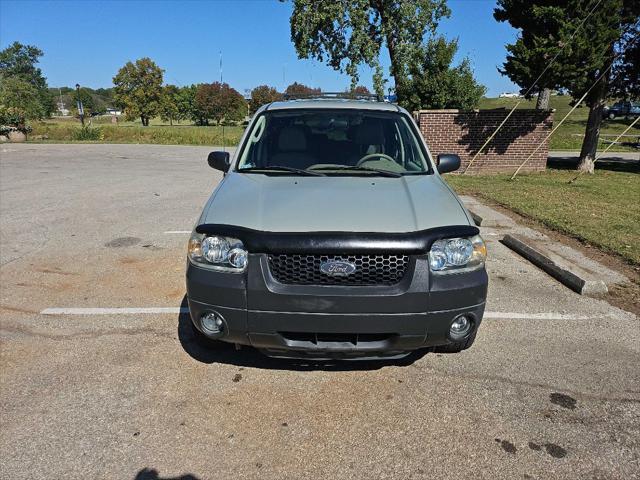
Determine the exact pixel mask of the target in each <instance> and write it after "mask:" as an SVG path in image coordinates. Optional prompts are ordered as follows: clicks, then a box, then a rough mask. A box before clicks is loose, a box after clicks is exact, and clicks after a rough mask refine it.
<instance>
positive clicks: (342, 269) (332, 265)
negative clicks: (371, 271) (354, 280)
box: [320, 260, 356, 277]
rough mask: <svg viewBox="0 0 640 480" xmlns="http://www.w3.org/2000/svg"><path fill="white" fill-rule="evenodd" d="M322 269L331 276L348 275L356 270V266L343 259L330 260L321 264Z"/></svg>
mask: <svg viewBox="0 0 640 480" xmlns="http://www.w3.org/2000/svg"><path fill="white" fill-rule="evenodd" d="M320 271H321V272H322V273H324V274H325V275H329V276H331V277H346V276H347V275H351V274H352V273H353V272H355V271H356V266H355V265H354V264H353V263H351V262H345V261H343V260H328V261H326V262H322V263H321V264H320Z"/></svg>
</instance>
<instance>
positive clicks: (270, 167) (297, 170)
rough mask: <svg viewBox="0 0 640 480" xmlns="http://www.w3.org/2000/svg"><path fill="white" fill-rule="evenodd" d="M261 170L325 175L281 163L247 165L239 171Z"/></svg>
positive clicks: (317, 175) (315, 175)
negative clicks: (260, 165)
mask: <svg viewBox="0 0 640 480" xmlns="http://www.w3.org/2000/svg"><path fill="white" fill-rule="evenodd" d="M260 171H267V172H269V171H271V172H290V173H297V174H298V175H306V176H308V177H309V176H314V177H324V176H325V174H324V173H320V172H312V171H311V170H303V169H302V168H293V167H283V166H281V165H268V166H266V167H247V168H239V169H238V172H245V173H246V172H260Z"/></svg>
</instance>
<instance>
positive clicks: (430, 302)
mask: <svg viewBox="0 0 640 480" xmlns="http://www.w3.org/2000/svg"><path fill="white" fill-rule="evenodd" d="M487 281H488V280H487V274H486V271H485V270H484V269H481V270H476V271H474V272H467V273H458V274H449V275H433V274H430V273H429V268H428V263H427V256H426V255H422V256H417V257H414V260H413V261H412V263H411V266H410V268H409V270H408V271H407V274H406V275H405V277H404V279H403V280H402V281H401V282H400V283H399V284H397V285H394V286H392V287H386V286H385V287H377V286H376V287H361V286H358V287H354V286H301V285H283V284H280V283H278V282H276V281H275V280H274V279H273V277H272V276H271V273H270V271H269V268H268V266H267V262H266V258H265V256H264V255H261V254H252V255H250V258H249V266H248V268H247V271H246V272H244V273H243V274H231V273H222V272H215V271H211V270H207V269H204V268H201V267H197V266H194V265H192V264H191V263H189V262H188V266H187V296H188V301H189V311H190V313H191V318H192V321H193V323H194V325H195V327H196V328H198V330H200V331H201V332H203V333H205V335H206V331H204V330H203V328H202V326H201V324H200V317H201V315H202V314H203V313H205V312H208V311H215V312H217V313H218V314H219V315H220V316H222V317H223V318H224V329H223V332H224V333H223V336H222V337H220V338H219V339H220V340H223V341H227V342H232V343H238V344H244V345H251V346H254V347H256V348H258V349H260V350H262V351H263V352H264V353H266V354H268V355H270V356H276V357H296V358H313V359H324V358H383V357H384V358H389V357H399V356H403V355H405V354H407V353H408V352H410V351H412V350H416V349H420V348H426V347H433V346H438V345H444V344H447V343H450V340H449V338H448V331H449V327H450V325H451V323H452V322H453V320H454V319H455V318H456V317H458V316H459V315H461V314H465V315H468V316H470V317H471V318H472V319H473V322H474V330H475V329H477V328H478V327H479V325H480V323H481V321H482V315H483V313H484V304H485V299H486V293H487Z"/></svg>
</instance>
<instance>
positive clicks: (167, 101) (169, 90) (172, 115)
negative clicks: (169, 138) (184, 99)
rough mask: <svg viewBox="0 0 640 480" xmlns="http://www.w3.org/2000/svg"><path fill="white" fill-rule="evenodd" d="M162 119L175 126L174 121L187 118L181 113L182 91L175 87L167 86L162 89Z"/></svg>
mask: <svg viewBox="0 0 640 480" xmlns="http://www.w3.org/2000/svg"><path fill="white" fill-rule="evenodd" d="M159 113H160V118H161V119H162V121H163V122H169V124H170V125H173V121H174V120H181V119H182V118H185V117H183V116H182V115H181V112H180V89H179V88H178V87H176V86H175V85H166V86H165V87H164V88H163V89H162V97H161V98H160V105H159Z"/></svg>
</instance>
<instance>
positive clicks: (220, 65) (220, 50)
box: [220, 50, 222, 83]
mask: <svg viewBox="0 0 640 480" xmlns="http://www.w3.org/2000/svg"><path fill="white" fill-rule="evenodd" d="M220 83H222V50H220Z"/></svg>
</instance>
